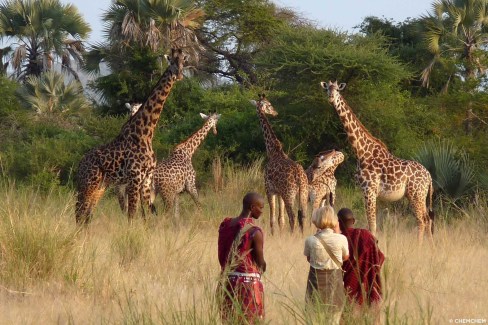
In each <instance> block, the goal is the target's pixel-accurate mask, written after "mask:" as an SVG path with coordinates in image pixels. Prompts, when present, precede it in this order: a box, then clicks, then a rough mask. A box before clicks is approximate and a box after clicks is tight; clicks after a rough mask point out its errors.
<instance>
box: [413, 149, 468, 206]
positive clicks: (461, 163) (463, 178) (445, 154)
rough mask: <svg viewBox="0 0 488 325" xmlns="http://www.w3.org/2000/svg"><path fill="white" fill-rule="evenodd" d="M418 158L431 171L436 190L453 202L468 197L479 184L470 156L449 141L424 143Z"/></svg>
mask: <svg viewBox="0 0 488 325" xmlns="http://www.w3.org/2000/svg"><path fill="white" fill-rule="evenodd" d="M416 160H417V161H419V162H420V163H421V164H422V165H424V166H425V168H427V170H428V171H429V172H430V174H431V176H432V180H433V183H434V187H435V190H436V191H437V192H440V193H441V194H442V195H444V196H446V197H447V198H448V199H450V200H452V201H453V202H456V201H458V200H460V199H463V198H465V197H467V196H468V195H469V194H471V193H472V191H473V190H474V189H475V188H476V186H477V183H476V177H475V176H476V174H475V168H474V165H473V163H472V162H471V161H470V160H469V156H468V155H467V153H466V152H464V151H463V150H460V149H457V148H456V147H455V146H454V145H453V144H452V143H451V142H449V141H432V142H428V143H426V144H424V146H423V147H422V148H421V149H420V150H419V152H418V153H417V155H416Z"/></svg>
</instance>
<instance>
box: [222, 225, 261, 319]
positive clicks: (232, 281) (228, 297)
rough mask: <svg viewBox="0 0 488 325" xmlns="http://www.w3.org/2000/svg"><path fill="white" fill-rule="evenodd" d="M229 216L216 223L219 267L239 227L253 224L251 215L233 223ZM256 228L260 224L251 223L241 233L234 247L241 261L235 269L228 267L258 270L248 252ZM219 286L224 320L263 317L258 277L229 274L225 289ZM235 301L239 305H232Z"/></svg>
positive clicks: (224, 265)
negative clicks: (236, 245)
mask: <svg viewBox="0 0 488 325" xmlns="http://www.w3.org/2000/svg"><path fill="white" fill-rule="evenodd" d="M231 220H232V219H231V218H225V219H224V221H222V223H221V224H220V227H219V240H218V255H219V263H220V267H221V270H222V271H224V269H225V268H226V266H227V263H228V258H229V252H230V249H231V247H232V243H233V241H234V239H235V238H236V236H237V235H238V233H239V231H240V230H241V228H242V227H244V225H245V224H252V219H251V218H244V219H242V220H241V221H240V222H239V223H237V224H235V225H231V223H230V221H231ZM256 231H261V228H259V227H256V226H254V227H253V228H251V229H250V230H248V231H247V232H246V233H245V234H244V236H242V240H241V243H240V244H239V246H238V248H237V249H238V253H239V256H240V257H241V258H242V259H241V261H242V262H241V263H240V264H239V265H238V266H237V267H236V269H234V270H230V271H232V272H240V273H261V272H260V270H259V268H258V267H257V265H256V263H255V262H254V259H253V256H252V253H251V245H252V238H253V236H254V233H255V232H256ZM219 290H221V293H223V301H222V310H221V311H222V318H223V320H224V321H226V320H227V321H229V320H230V321H238V320H239V319H240V318H245V321H246V322H248V323H251V324H252V323H254V322H256V320H258V319H263V318H264V299H263V298H264V288H263V284H262V283H261V281H260V279H259V278H257V277H242V276H232V275H231V276H228V277H227V279H225V290H223V288H219ZM222 291H223V292H222ZM236 303H238V305H235V304H236ZM236 318H237V319H236ZM241 320H242V319H241Z"/></svg>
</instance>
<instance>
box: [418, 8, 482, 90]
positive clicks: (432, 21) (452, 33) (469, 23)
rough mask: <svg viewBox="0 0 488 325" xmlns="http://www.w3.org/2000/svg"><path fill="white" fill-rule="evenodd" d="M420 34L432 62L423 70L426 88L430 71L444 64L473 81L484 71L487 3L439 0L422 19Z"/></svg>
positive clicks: (423, 80)
mask: <svg viewBox="0 0 488 325" xmlns="http://www.w3.org/2000/svg"><path fill="white" fill-rule="evenodd" d="M422 25H423V28H424V31H423V35H424V39H425V42H426V45H427V48H428V49H429V51H430V52H431V53H432V54H433V58H432V60H431V61H430V62H429V64H428V65H427V67H426V68H425V69H424V70H423V71H422V75H421V79H422V84H423V86H425V87H428V86H429V80H430V77H431V73H432V71H433V69H434V68H435V67H436V66H437V65H443V66H444V67H447V68H448V69H450V70H451V71H452V73H451V75H450V77H449V78H448V80H447V82H446V85H445V88H444V89H447V86H448V85H449V81H450V80H451V79H452V77H454V76H455V75H459V76H461V77H462V78H464V79H465V80H468V81H470V80H475V79H476V78H477V77H479V76H481V75H483V74H484V72H485V71H486V65H485V61H486V58H487V56H486V45H487V44H488V33H487V31H488V30H487V28H488V0H438V1H436V2H434V3H433V4H432V12H431V13H430V14H429V15H427V16H425V17H422Z"/></svg>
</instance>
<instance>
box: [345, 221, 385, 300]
mask: <svg viewBox="0 0 488 325" xmlns="http://www.w3.org/2000/svg"><path fill="white" fill-rule="evenodd" d="M343 235H344V236H346V237H347V242H348V244H349V260H347V261H345V262H344V264H343V266H342V268H343V270H344V272H345V273H344V287H345V289H346V292H347V294H348V297H349V299H350V300H351V301H354V302H356V303H357V304H359V305H362V304H363V303H364V301H365V300H366V302H367V304H368V305H371V304H373V303H377V302H379V301H381V276H380V269H381V265H382V264H383V262H384V260H385V256H384V255H383V253H382V252H381V251H380V249H379V248H378V246H377V245H376V238H375V237H374V236H373V235H372V234H371V233H370V232H369V231H368V230H366V229H357V228H348V229H346V231H345V233H343Z"/></svg>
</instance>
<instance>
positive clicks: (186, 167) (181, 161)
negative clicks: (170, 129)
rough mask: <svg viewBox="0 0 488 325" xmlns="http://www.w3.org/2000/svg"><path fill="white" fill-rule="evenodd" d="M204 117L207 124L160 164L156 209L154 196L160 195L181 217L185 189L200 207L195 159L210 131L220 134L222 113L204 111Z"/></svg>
mask: <svg viewBox="0 0 488 325" xmlns="http://www.w3.org/2000/svg"><path fill="white" fill-rule="evenodd" d="M200 116H201V117H202V118H203V119H204V120H205V123H204V124H203V126H202V127H201V128H200V129H199V130H198V131H197V132H195V133H194V134H192V135H191V136H190V137H189V138H188V139H186V140H185V141H183V142H182V143H180V144H178V145H177V146H176V147H175V148H174V150H173V152H172V153H171V155H170V156H169V157H168V158H167V159H165V160H162V161H160V162H159V163H158V164H157V165H156V170H155V172H154V176H153V190H154V194H153V195H152V197H151V208H152V210H153V211H155V209H154V199H155V197H156V196H157V195H158V194H159V195H161V197H162V199H163V201H164V203H165V205H166V206H167V207H168V208H174V216H175V218H178V217H179V203H178V194H179V193H181V192H183V191H186V192H188V193H189V194H190V196H191V197H192V198H193V200H194V201H195V203H196V204H197V206H200V202H199V201H198V191H197V188H196V185H195V175H196V173H195V169H194V168H193V165H192V161H191V160H192V157H193V154H194V153H195V151H196V150H197V149H198V147H199V146H200V144H201V143H202V142H203V140H204V139H205V137H206V136H207V134H208V132H209V131H210V130H213V133H214V134H215V135H216V134H217V122H218V120H219V118H220V114H217V113H213V114H211V115H210V116H207V115H205V114H201V113H200Z"/></svg>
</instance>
